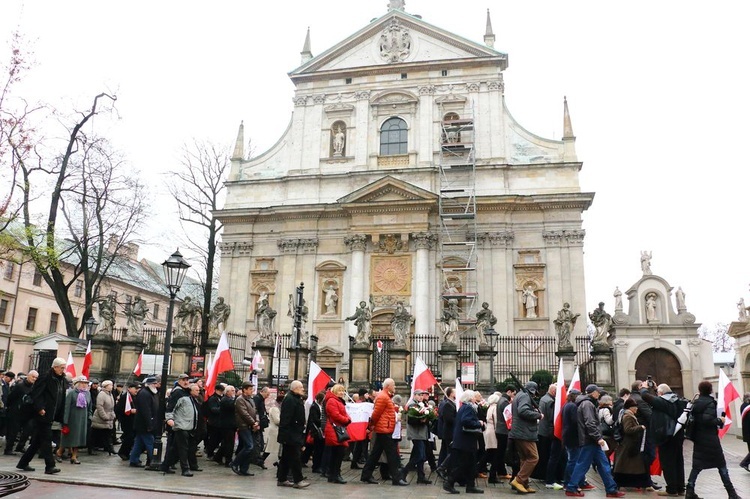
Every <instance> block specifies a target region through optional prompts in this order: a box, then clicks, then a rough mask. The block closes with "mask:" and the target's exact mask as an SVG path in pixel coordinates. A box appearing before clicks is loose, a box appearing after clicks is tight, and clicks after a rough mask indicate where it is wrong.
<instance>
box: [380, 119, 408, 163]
mask: <svg viewBox="0 0 750 499" xmlns="http://www.w3.org/2000/svg"><path fill="white" fill-rule="evenodd" d="M406 137H407V128H406V122H405V121H404V120H402V119H401V118H388V119H387V120H385V122H384V123H383V126H381V127H380V155H381V156H393V155H396V154H406V153H407V150H406V144H407V138H406Z"/></svg>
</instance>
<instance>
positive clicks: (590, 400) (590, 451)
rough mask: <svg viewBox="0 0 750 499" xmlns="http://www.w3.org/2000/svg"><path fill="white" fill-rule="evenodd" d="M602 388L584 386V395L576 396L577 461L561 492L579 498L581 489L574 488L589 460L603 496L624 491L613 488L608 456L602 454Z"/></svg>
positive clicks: (581, 478) (581, 495) (588, 464)
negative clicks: (578, 448)
mask: <svg viewBox="0 0 750 499" xmlns="http://www.w3.org/2000/svg"><path fill="white" fill-rule="evenodd" d="M601 393H602V389H601V388H600V387H598V386H596V385H588V386H587V387H586V395H584V396H582V397H578V398H577V399H576V405H577V406H578V409H577V410H576V419H577V420H578V445H579V446H580V451H579V453H578V460H577V461H576V465H575V467H574V468H573V473H572V474H571V476H570V480H569V481H568V483H567V484H566V485H565V495H566V496H569V497H583V492H581V491H580V490H578V485H579V484H580V483H581V482H582V481H583V480H584V479H585V477H586V473H587V472H588V471H589V468H590V467H591V464H592V463H594V462H595V463H596V469H597V471H598V472H599V476H600V477H601V478H602V482H604V487H605V489H606V491H607V494H606V495H607V497H623V496H624V495H625V493H623V492H620V491H619V490H617V483H616V482H615V480H614V478H612V470H611V468H610V466H609V459H607V456H606V455H605V454H604V448H603V446H604V445H605V444H606V442H605V441H604V438H603V437H602V434H601V431H600V430H599V415H598V414H597V406H598V405H599V402H598V400H599V397H600V395H601Z"/></svg>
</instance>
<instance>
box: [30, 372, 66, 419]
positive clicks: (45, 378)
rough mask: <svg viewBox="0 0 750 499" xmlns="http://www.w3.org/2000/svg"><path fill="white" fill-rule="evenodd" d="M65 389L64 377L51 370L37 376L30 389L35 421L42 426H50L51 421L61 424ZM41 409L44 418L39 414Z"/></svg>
mask: <svg viewBox="0 0 750 499" xmlns="http://www.w3.org/2000/svg"><path fill="white" fill-rule="evenodd" d="M66 389H67V381H66V380H65V375H60V376H58V375H57V374H55V371H54V370H53V369H51V368H50V370H49V371H48V372H46V373H44V374H42V375H40V376H39V379H37V380H36V383H34V387H33V388H32V389H31V399H32V400H33V401H34V417H35V418H36V419H37V421H39V422H42V423H44V424H52V422H53V421H58V422H60V423H62V420H63V410H64V407H65V404H64V402H65V391H66ZM42 409H43V410H44V416H42V415H40V414H39V412H40V411H41V410H42Z"/></svg>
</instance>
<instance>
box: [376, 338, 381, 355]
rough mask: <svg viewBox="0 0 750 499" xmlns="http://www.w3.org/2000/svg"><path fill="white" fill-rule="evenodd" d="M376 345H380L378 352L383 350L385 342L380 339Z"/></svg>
mask: <svg viewBox="0 0 750 499" xmlns="http://www.w3.org/2000/svg"><path fill="white" fill-rule="evenodd" d="M375 346H376V347H378V353H380V352H382V351H383V342H382V341H380V340H378V341H377V343H375Z"/></svg>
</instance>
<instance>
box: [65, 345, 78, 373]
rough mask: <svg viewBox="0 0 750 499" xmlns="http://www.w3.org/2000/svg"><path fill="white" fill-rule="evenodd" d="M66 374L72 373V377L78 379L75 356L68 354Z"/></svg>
mask: <svg viewBox="0 0 750 499" xmlns="http://www.w3.org/2000/svg"><path fill="white" fill-rule="evenodd" d="M65 372H66V373H70V375H71V376H72V377H74V378H75V377H76V365H75V362H73V354H72V353H70V351H69V352H68V362H67V363H66V364H65Z"/></svg>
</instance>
